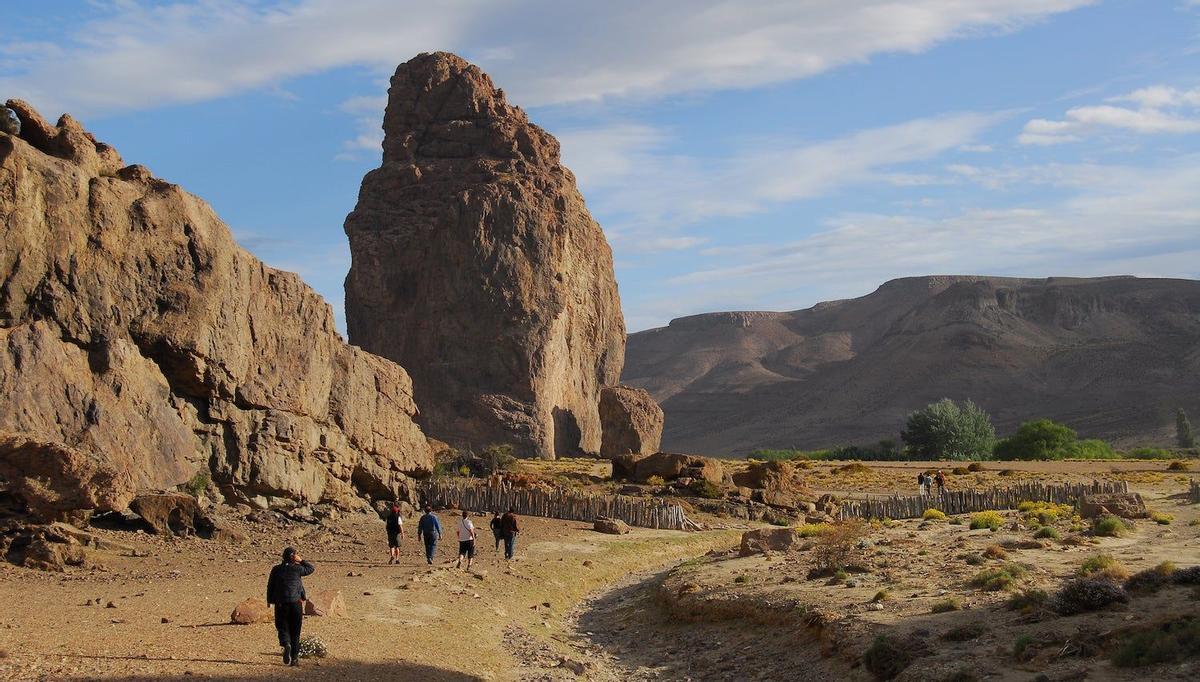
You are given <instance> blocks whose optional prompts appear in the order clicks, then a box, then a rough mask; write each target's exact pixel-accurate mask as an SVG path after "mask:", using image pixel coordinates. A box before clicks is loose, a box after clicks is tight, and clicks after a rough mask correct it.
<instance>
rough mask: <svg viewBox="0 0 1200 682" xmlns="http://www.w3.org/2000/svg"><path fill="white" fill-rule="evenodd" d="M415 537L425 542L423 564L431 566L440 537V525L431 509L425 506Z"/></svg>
mask: <svg viewBox="0 0 1200 682" xmlns="http://www.w3.org/2000/svg"><path fill="white" fill-rule="evenodd" d="M417 537H419V538H421V540H423V541H424V542H425V563H427V564H433V553H434V552H435V551H436V550H437V543H438V540H440V539H441V537H442V523H441V522H440V521H438V517H436V516H434V514H433V507H431V506H429V505H425V513H424V514H423V515H422V516H421V520H420V521H417Z"/></svg>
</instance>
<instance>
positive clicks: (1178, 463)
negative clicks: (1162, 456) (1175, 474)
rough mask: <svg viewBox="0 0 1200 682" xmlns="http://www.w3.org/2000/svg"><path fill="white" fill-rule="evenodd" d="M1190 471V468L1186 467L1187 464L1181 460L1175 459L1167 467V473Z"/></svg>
mask: <svg viewBox="0 0 1200 682" xmlns="http://www.w3.org/2000/svg"><path fill="white" fill-rule="evenodd" d="M1190 469H1191V467H1190V466H1188V463H1187V462H1185V461H1183V460H1181V459H1177V460H1175V461H1174V462H1171V463H1170V464H1168V465H1167V471H1189V470H1190Z"/></svg>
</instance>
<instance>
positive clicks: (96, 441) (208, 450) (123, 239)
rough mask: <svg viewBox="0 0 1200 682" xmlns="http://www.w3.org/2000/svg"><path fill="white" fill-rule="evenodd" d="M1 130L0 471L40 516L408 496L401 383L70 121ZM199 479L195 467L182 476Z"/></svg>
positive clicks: (201, 213)
mask: <svg viewBox="0 0 1200 682" xmlns="http://www.w3.org/2000/svg"><path fill="white" fill-rule="evenodd" d="M7 107H8V108H9V109H11V110H13V111H14V112H16V114H17V115H18V116H19V118H20V120H21V123H22V126H21V132H20V137H15V136H12V135H8V134H2V133H0V215H3V216H5V219H4V220H3V221H2V222H0V281H2V282H3V287H0V348H2V349H3V352H0V479H3V483H4V484H5V488H4V491H5V492H4V497H5V499H8V497H9V496H15V497H16V498H17V499H18V501H19V502H20V503H21V504H23V505H25V507H27V509H28V510H29V511H31V512H33V514H34V515H35V516H41V517H43V518H46V517H59V516H62V515H63V514H66V513H69V512H71V511H73V510H79V509H85V510H86V509H95V510H105V509H122V508H124V507H125V506H127V505H128V504H129V503H130V502H131V501H132V500H133V498H134V495H135V494H136V493H138V492H139V491H145V490H161V489H166V488H170V487H172V486H176V485H179V484H182V483H186V482H189V481H195V482H196V484H197V485H198V486H200V487H201V488H202V489H203V488H204V483H205V482H206V481H207V480H208V477H211V480H212V482H213V485H211V486H208V490H207V492H208V493H209V495H210V496H218V497H222V496H223V497H224V498H226V499H227V500H228V501H229V502H246V503H249V504H252V505H255V506H259V507H273V508H284V509H287V508H291V507H295V506H297V505H307V504H329V505H333V506H338V507H342V508H366V506H367V505H368V503H369V500H371V499H379V498H388V499H391V498H392V497H395V496H399V497H401V498H402V499H404V498H411V497H413V494H414V491H413V486H412V482H411V479H410V478H409V477H410V476H413V475H422V474H427V473H428V472H429V471H430V470H431V469H432V458H431V454H430V450H429V446H428V444H427V442H426V439H425V436H424V435H423V434H422V432H421V430H420V428H418V427H417V425H416V424H415V423H414V421H413V417H414V415H415V414H416V405H415V404H414V403H413V400H412V387H411V383H410V381H409V378H408V375H407V374H406V373H405V372H404V370H403V369H402V368H401V367H399V366H398V365H396V364H394V363H392V362H389V361H387V360H384V359H382V358H379V357H376V356H373V355H370V354H368V353H366V352H364V351H361V350H359V349H357V348H354V347H352V346H350V345H348V344H346V343H345V342H344V341H343V340H342V339H341V337H340V336H339V335H338V333H337V331H336V330H335V328H334V323H333V315H332V312H331V310H330V308H329V305H328V304H327V303H325V301H323V300H322V299H321V298H320V297H319V296H318V295H317V294H316V293H315V292H313V291H312V290H311V289H310V288H308V287H307V286H306V285H305V284H304V283H303V282H302V281H300V279H299V277H297V276H296V275H294V274H292V273H287V272H281V271H279V270H275V269H273V268H269V267H267V266H266V265H264V264H263V263H261V262H260V261H258V260H257V259H256V258H254V257H253V256H251V255H250V254H249V253H247V252H246V251H244V250H243V249H241V248H240V247H238V246H237V245H236V244H235V243H234V241H233V237H232V236H231V235H230V232H229V229H228V228H227V227H226V226H225V225H224V224H223V223H222V222H221V221H220V219H219V218H218V217H217V216H216V214H215V213H214V212H213V210H212V209H211V208H210V207H209V206H208V205H207V204H206V203H204V202H203V201H201V200H200V199H198V198H196V197H195V196H193V195H191V194H188V193H187V192H185V191H183V190H182V189H180V188H179V187H178V186H176V185H173V184H171V183H168V182H165V181H163V180H160V179H158V178H155V177H153V176H152V175H151V173H150V172H149V171H148V170H147V169H145V168H143V167H141V166H127V165H125V163H124V161H122V160H121V157H120V155H119V154H117V152H116V150H115V149H113V148H112V147H110V146H108V145H106V144H104V143H102V142H98V141H97V140H96V139H95V138H94V137H93V136H92V135H91V134H90V133H88V132H87V131H85V130H84V129H83V127H82V126H80V125H79V123H78V122H77V121H75V120H74V119H72V118H71V117H70V116H65V115H64V116H63V117H62V118H61V119H59V121H58V123H57V125H50V124H49V123H47V122H46V121H45V120H43V119H42V118H41V116H39V115H38V114H37V112H36V111H34V110H33V109H32V108H31V107H30V106H29V105H28V104H26V103H24V102H20V101H16V100H10V101H9V102H8V104H7ZM197 474H201V475H200V476H199V477H197Z"/></svg>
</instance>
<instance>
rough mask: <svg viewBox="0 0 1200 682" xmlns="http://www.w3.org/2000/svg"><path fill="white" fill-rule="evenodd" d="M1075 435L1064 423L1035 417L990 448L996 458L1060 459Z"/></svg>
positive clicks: (1072, 443)
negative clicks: (1035, 418)
mask: <svg viewBox="0 0 1200 682" xmlns="http://www.w3.org/2000/svg"><path fill="white" fill-rule="evenodd" d="M1076 440H1077V435H1076V433H1075V432H1074V431H1072V430H1071V429H1070V428H1069V427H1067V426H1066V425H1064V424H1059V423H1056V422H1053V421H1051V420H1049V419H1037V420H1035V421H1028V422H1025V423H1024V424H1021V426H1020V428H1018V429H1017V432H1016V433H1015V434H1014V435H1012V436H1010V437H1009V438H1005V439H1003V440H1001V441H999V442H998V443H996V447H995V448H994V449H993V450H992V455H993V456H994V457H995V458H996V459H1024V460H1035V459H1062V458H1063V457H1065V456H1066V455H1067V452H1068V449H1069V448H1070V447H1071V446H1072V445H1074V444H1075V442H1076Z"/></svg>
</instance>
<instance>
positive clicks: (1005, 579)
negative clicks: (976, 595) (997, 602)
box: [970, 561, 1028, 592]
mask: <svg viewBox="0 0 1200 682" xmlns="http://www.w3.org/2000/svg"><path fill="white" fill-rule="evenodd" d="M1027 572H1028V570H1027V569H1026V568H1025V567H1024V566H1022V565H1021V564H1018V563H1015V562H1012V561H1010V562H1007V563H1005V564H1004V565H1003V566H1000V567H997V568H987V569H984V570H982V571H980V572H979V573H976V574H975V577H973V578H971V582H970V584H971V586H972V587H976V588H979V589H981V590H985V591H987V592H1000V591H1002V590H1011V589H1013V588H1015V587H1016V585H1017V582H1019V581H1020V580H1021V579H1022V578H1024V577H1025V574H1026V573H1027Z"/></svg>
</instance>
